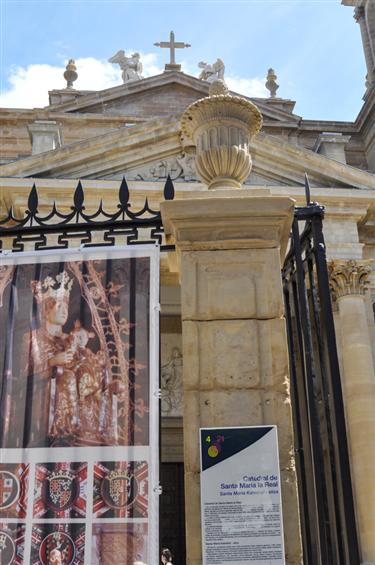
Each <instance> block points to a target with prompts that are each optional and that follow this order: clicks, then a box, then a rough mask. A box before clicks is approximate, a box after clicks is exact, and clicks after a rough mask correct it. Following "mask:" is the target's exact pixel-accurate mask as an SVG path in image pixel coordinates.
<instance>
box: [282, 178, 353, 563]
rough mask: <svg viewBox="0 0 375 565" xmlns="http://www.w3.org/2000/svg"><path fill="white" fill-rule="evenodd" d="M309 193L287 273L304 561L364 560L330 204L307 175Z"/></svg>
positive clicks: (297, 218) (298, 215)
mask: <svg viewBox="0 0 375 565" xmlns="http://www.w3.org/2000/svg"><path fill="white" fill-rule="evenodd" d="M306 198H307V206H306V207H301V208H299V207H297V208H296V209H295V217H294V221H293V227H292V233H291V247H290V251H289V253H288V255H287V257H286V260H285V264H284V268H283V271H282V276H283V287H284V298H285V309H286V320H287V333H288V345H289V359H290V376H291V395H292V408H293V424H294V434H295V452H296V466H297V476H298V488H299V500H300V513H301V525H302V537H303V550H304V563H305V565H333V564H337V565H339V564H340V565H359V563H360V559H359V549H358V541H357V532H356V522H355V515H354V504H353V494H352V483H351V477H350V466H349V455H348V446H347V438H346V428H345V416H344V405H343V397H342V390H341V378H340V370H339V363H338V357H337V348H336V339H335V329H334V318H333V312H332V304H331V297H330V289H329V278H328V270H327V263H326V247H325V242H324V236H323V217H324V208H323V207H322V206H320V205H318V204H316V203H311V202H310V191H309V186H308V180H307V178H306ZM302 222H304V223H305V225H304V228H303V230H302V232H301V233H300V224H301V223H302Z"/></svg>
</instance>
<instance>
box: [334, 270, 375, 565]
mask: <svg viewBox="0 0 375 565" xmlns="http://www.w3.org/2000/svg"><path fill="white" fill-rule="evenodd" d="M370 263H371V261H354V260H348V261H332V263H331V264H330V284H331V289H332V291H333V296H334V298H335V299H336V300H337V303H338V308H339V317H340V329H341V332H340V333H341V336H340V337H341V344H342V365H343V373H344V374H343V396H344V403H345V413H346V424H347V431H348V440H349V450H350V458H351V471H352V480H353V485H354V497H355V507H356V514H357V523H358V533H359V539H360V546H361V552H362V562H363V563H367V564H371V565H373V564H375V535H374V532H375V481H374V469H375V441H374V438H375V373H374V363H373V357H372V345H371V339H370V332H369V327H368V323H367V315H366V305H365V297H364V293H365V286H366V284H367V282H368V274H369V272H370V266H369V264H370Z"/></svg>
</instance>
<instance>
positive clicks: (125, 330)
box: [0, 246, 159, 565]
mask: <svg viewBox="0 0 375 565" xmlns="http://www.w3.org/2000/svg"><path fill="white" fill-rule="evenodd" d="M158 253H159V252H158V248H156V247H154V246H152V247H151V246H137V248H135V247H134V246H133V247H130V248H129V247H123V248H122V247H111V248H94V247H93V248H89V249H79V250H76V251H71V250H63V251H61V250H59V251H56V250H55V251H40V252H36V253H13V254H12V255H7V256H5V257H4V256H0V327H2V328H6V335H5V336H4V337H5V338H4V339H2V340H0V367H1V368H2V369H1V370H2V373H1V395H0V563H1V565H3V563H8V562H9V563H16V564H18V563H19V564H24V565H26V564H27V565H28V564H29V563H30V564H33V565H39V564H44V563H46V564H47V563H48V564H49V565H50V564H51V563H56V564H69V565H78V564H81V563H82V564H88V563H90V565H95V564H98V565H99V564H105V563H109V561H108V556H109V550H110V546H111V547H112V556H111V560H110V562H111V565H112V563H113V561H114V560H116V559H117V560H118V562H121V563H126V564H128V563H129V564H131V565H133V562H134V561H140V562H141V563H144V564H146V565H149V564H151V563H155V562H157V559H158V528H157V522H158V494H157V492H158V489H157V488H156V487H157V486H158V482H159V476H158V466H159V452H158V449H159V438H158V434H159V429H158V428H159V414H158V410H159V406H158V395H157V391H158V387H159V376H158V370H159V361H158V354H159V353H158V350H159V327H158V323H159V322H158V310H159V308H158V300H159V254H158ZM108 519H110V520H111V522H110V523H109V522H106V521H107V520H108ZM44 520H46V521H44ZM54 520H57V521H56V522H54ZM134 520H135V522H133V521H134Z"/></svg>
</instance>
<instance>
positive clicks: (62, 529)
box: [30, 524, 85, 565]
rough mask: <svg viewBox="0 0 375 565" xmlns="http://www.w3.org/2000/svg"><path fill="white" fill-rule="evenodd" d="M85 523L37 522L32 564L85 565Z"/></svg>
mask: <svg viewBox="0 0 375 565" xmlns="http://www.w3.org/2000/svg"><path fill="white" fill-rule="evenodd" d="M84 559H85V525H84V524H37V525H34V526H33V529H32V535H31V561H30V563H31V565H83V564H84Z"/></svg>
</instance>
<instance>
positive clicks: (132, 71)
mask: <svg viewBox="0 0 375 565" xmlns="http://www.w3.org/2000/svg"><path fill="white" fill-rule="evenodd" d="M108 62H109V63H114V64H117V65H119V66H120V69H121V70H122V75H121V76H122V81H123V83H124V84H125V83H126V82H130V81H132V80H140V79H142V78H143V76H142V70H143V67H142V63H141V61H140V55H139V53H133V54H132V55H131V56H130V57H126V56H125V51H124V50H123V49H120V51H117V53H116V54H115V55H113V57H111V58H110V59H108Z"/></svg>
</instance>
